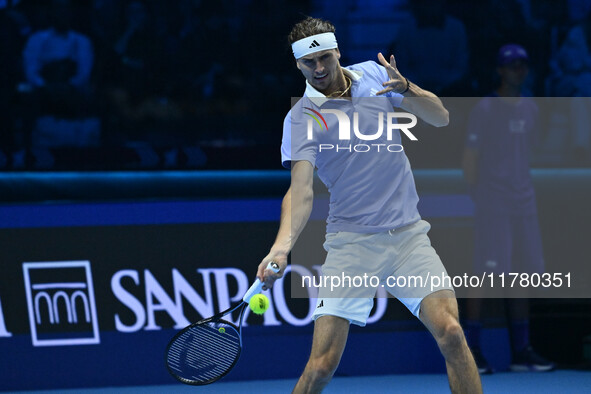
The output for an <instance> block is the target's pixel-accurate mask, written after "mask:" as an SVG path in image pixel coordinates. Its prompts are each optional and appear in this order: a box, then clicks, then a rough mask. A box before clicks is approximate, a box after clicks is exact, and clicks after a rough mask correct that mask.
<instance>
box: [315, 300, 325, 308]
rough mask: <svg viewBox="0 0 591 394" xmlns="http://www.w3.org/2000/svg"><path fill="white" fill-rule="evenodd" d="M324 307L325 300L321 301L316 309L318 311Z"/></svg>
mask: <svg viewBox="0 0 591 394" xmlns="http://www.w3.org/2000/svg"><path fill="white" fill-rule="evenodd" d="M323 306H324V300H320V304H318V306H317V307H316V309H318V308H322V307H323Z"/></svg>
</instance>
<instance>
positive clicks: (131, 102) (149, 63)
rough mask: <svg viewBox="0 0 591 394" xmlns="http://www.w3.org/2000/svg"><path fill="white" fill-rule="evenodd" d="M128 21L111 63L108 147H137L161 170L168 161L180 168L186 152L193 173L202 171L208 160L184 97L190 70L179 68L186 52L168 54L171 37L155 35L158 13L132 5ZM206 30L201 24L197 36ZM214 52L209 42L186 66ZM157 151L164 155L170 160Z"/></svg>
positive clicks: (144, 5) (147, 163)
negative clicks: (180, 158) (198, 168)
mask: <svg viewBox="0 0 591 394" xmlns="http://www.w3.org/2000/svg"><path fill="white" fill-rule="evenodd" d="M125 21H126V25H125V26H124V28H123V29H122V30H121V32H120V34H119V35H118V37H117V38H116V39H115V40H114V42H113V43H112V46H111V50H110V52H109V56H110V59H109V60H107V61H106V63H107V64H108V65H109V66H110V68H111V71H112V72H111V73H109V75H108V77H109V79H108V80H107V81H106V83H105V88H104V94H105V97H106V99H107V102H108V105H107V106H108V108H107V109H106V117H107V120H108V128H109V135H108V136H107V141H108V144H110V145H114V146H121V145H127V146H131V147H133V148H134V149H135V150H136V151H137V153H138V155H139V156H140V161H141V164H140V166H142V167H152V166H157V165H160V164H162V161H164V165H165V166H175V165H177V160H178V155H179V152H178V151H179V149H181V150H184V151H185V155H184V156H187V155H191V157H189V158H188V159H186V161H187V162H191V164H190V165H191V166H192V167H196V166H200V165H202V164H203V162H204V158H203V155H202V154H201V153H200V152H199V150H198V148H197V147H195V146H194V145H195V141H196V140H197V136H198V135H197V134H196V133H195V127H194V126H192V125H190V124H188V120H189V118H188V117H187V113H191V111H192V109H191V108H186V107H185V104H186V101H184V100H185V98H186V96H185V97H184V96H183V92H184V91H186V90H187V89H191V88H192V86H191V85H190V83H185V82H187V79H183V78H186V77H187V76H186V70H187V69H186V68H185V69H176V68H174V66H175V65H178V64H179V63H178V61H177V60H176V59H177V57H178V56H179V54H181V53H182V52H183V51H182V49H181V50H179V49H178V48H176V51H173V50H169V49H168V48H167V45H166V41H167V38H168V37H167V36H166V34H167V33H168V31H166V29H164V28H161V29H155V25H154V15H153V9H151V8H150V7H148V4H147V3H146V2H143V1H137V0H134V1H131V2H130V3H129V4H128V6H127V7H126V9H125ZM165 25H166V24H165V23H161V24H160V26H165ZM200 27H202V26H200V25H199V24H195V26H194V29H195V31H199V30H200ZM208 39H210V38H209V37H208ZM213 39H215V38H213ZM177 46H178V43H177ZM212 47H218V46H217V45H212V44H211V41H209V42H208V41H205V40H204V42H203V46H202V47H201V48H198V49H199V50H198V51H193V49H194V48H191V49H190V50H187V51H185V53H182V55H184V56H183V57H182V59H183V60H182V61H181V63H182V64H184V66H185V67H188V68H190V65H196V66H197V65H198V60H200V59H201V58H202V57H201V56H200V55H201V54H204V53H207V52H208V51H209V50H210V48H212ZM184 61H186V62H187V63H184ZM189 79H190V78H189ZM179 81H182V82H179ZM189 101H190V100H189ZM157 150H160V151H162V150H164V152H163V153H162V155H163V156H164V158H162V157H160V156H159V155H160V154H159V153H158V152H157ZM189 151H190V152H191V153H190V154H189V153H187V152H189ZM195 152H197V153H196V154H195Z"/></svg>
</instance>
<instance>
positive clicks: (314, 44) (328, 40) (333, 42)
mask: <svg viewBox="0 0 591 394" xmlns="http://www.w3.org/2000/svg"><path fill="white" fill-rule="evenodd" d="M338 47H339V46H338V44H337V38H336V37H335V35H334V33H322V34H316V35H315V36H310V37H306V38H302V39H301V40H298V41H296V42H294V43H293V44H291V49H292V51H293V56H294V57H295V58H296V59H299V58H301V57H304V56H306V55H309V54H311V53H315V52H320V51H325V50H327V49H334V48H338Z"/></svg>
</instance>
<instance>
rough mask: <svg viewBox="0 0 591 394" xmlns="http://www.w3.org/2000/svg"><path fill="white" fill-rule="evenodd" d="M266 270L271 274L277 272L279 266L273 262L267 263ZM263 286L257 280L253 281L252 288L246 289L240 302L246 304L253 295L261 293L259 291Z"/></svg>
mask: <svg viewBox="0 0 591 394" xmlns="http://www.w3.org/2000/svg"><path fill="white" fill-rule="evenodd" d="M267 269H269V270H271V271H273V272H279V265H278V264H277V263H276V262H274V261H269V264H267ZM263 285H264V283H263V282H261V280H260V279H259V278H257V280H255V281H254V283H253V284H252V286H250V289H248V291H247V292H246V294H244V297H242V301H244V302H246V303H248V302H249V301H250V299H251V298H252V296H253V295H255V294H259V293H260V292H261V290H262V289H263Z"/></svg>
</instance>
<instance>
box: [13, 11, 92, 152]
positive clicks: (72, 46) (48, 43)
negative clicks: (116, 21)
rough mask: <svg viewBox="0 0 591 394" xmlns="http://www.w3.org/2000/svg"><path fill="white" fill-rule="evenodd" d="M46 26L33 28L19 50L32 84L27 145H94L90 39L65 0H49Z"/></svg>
mask: <svg viewBox="0 0 591 394" xmlns="http://www.w3.org/2000/svg"><path fill="white" fill-rule="evenodd" d="M50 16H51V27H50V28H48V29H46V30H41V31H38V32H35V33H33V34H32V35H31V36H30V37H29V39H28V41H27V43H26V45H25V48H24V51H23V68H24V74H25V79H26V81H27V83H28V84H29V86H30V89H31V90H32V95H31V100H32V107H31V109H32V111H33V113H32V114H30V115H32V116H31V117H32V118H34V119H35V120H36V123H35V124H34V125H33V127H32V137H31V145H32V147H33V148H37V147H45V148H47V147H55V146H97V145H98V144H99V143H100V122H99V120H98V118H96V117H93V116H92V115H93V112H94V107H93V106H94V103H93V101H92V98H93V95H92V88H91V83H90V77H91V71H92V67H93V62H94V53H93V48H92V43H91V41H90V39H89V38H88V37H87V36H85V35H83V34H81V33H79V32H76V31H74V30H72V29H71V8H70V4H69V3H68V2H67V1H63V0H61V1H53V2H52V7H51V14H50Z"/></svg>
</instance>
